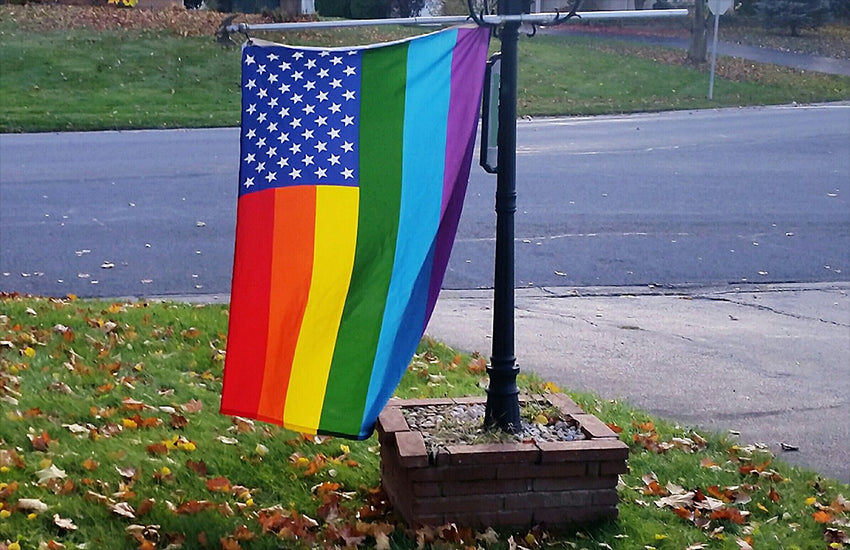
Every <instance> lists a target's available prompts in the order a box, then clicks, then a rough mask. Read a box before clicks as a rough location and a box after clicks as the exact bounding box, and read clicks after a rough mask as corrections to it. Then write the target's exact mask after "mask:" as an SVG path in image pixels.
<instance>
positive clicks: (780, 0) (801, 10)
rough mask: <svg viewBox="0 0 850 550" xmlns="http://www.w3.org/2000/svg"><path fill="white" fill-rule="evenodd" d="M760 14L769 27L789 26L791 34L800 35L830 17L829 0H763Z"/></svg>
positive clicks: (765, 24) (760, 2)
mask: <svg viewBox="0 0 850 550" xmlns="http://www.w3.org/2000/svg"><path fill="white" fill-rule="evenodd" d="M756 6H757V9H758V14H759V16H760V17H761V19H762V23H763V24H764V26H765V27H766V28H768V29H771V28H776V27H779V28H786V27H787V28H789V29H790V31H791V36H799V35H800V30H801V29H803V28H806V27H811V28H815V27H819V26H821V25H823V24H824V23H825V22H826V21H827V20H828V19H829V13H830V5H829V1H828V0H761V1H759V2H758V3H757V4H756Z"/></svg>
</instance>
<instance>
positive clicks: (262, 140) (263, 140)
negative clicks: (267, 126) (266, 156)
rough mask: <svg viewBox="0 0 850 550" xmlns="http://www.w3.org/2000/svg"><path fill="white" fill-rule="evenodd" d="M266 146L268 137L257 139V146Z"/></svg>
mask: <svg viewBox="0 0 850 550" xmlns="http://www.w3.org/2000/svg"><path fill="white" fill-rule="evenodd" d="M265 146H266V138H260V139H258V140H257V147H258V148H262V147H265Z"/></svg>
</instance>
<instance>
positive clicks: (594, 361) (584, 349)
mask: <svg viewBox="0 0 850 550" xmlns="http://www.w3.org/2000/svg"><path fill="white" fill-rule="evenodd" d="M491 325H492V291H446V290H444V291H443V292H442V293H441V294H440V299H439V301H438V303H437V307H436V310H435V312H434V315H433V317H432V319H431V322H430V324H429V325H428V329H427V331H426V332H427V333H428V334H430V335H431V336H433V337H435V338H437V339H439V340H441V341H443V342H446V343H447V344H449V345H451V346H453V347H456V348H458V349H462V350H466V351H479V352H481V353H482V354H483V355H485V356H489V354H490V349H491V340H490V334H491V331H492V329H491ZM516 356H517V362H518V364H519V366H520V368H522V369H523V370H527V371H532V372H535V373H537V374H539V375H540V376H541V377H543V378H544V379H546V380H551V381H553V382H555V383H556V384H558V385H559V386H560V387H562V388H566V389H569V390H575V391H589V392H594V393H596V394H598V395H600V396H601V397H602V398H605V399H622V400H624V401H627V402H629V403H631V404H633V405H636V406H638V407H640V408H643V409H645V410H647V411H649V412H651V413H653V414H657V415H660V416H663V417H666V418H670V419H674V420H676V421H679V422H682V423H684V424H686V425H694V426H698V427H700V428H704V429H708V430H715V431H728V430H734V431H736V432H740V434H741V440H742V441H745V442H750V443H754V442H759V443H765V444H767V445H768V446H769V447H770V448H771V449H772V450H773V451H774V452H776V454H778V455H781V458H782V459H784V460H786V461H788V462H791V463H794V464H798V465H801V466H806V467H808V468H811V469H814V470H816V471H818V472H821V473H822V474H825V475H828V476H830V477H834V478H838V479H840V480H842V481H844V482H850V462H848V460H847V457H848V456H850V283H835V284H788V285H759V286H744V287H740V288H734V287H723V288H698V289H682V290H676V291H670V290H665V289H654V288H646V287H643V288H623V287H616V288H593V287H589V288H588V287H582V288H532V289H521V290H518V291H517V298H516ZM781 443H786V444H789V445H793V446H796V447H799V451H796V452H783V451H782V450H781V446H780V444H781Z"/></svg>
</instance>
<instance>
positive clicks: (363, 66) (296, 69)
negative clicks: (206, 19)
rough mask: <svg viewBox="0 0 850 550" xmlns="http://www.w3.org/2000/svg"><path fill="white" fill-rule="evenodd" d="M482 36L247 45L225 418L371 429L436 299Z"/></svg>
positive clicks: (461, 174) (466, 157)
mask: <svg viewBox="0 0 850 550" xmlns="http://www.w3.org/2000/svg"><path fill="white" fill-rule="evenodd" d="M488 42H489V30H488V29H484V28H467V27H458V28H452V29H447V30H444V31H440V32H436V33H433V34H429V35H425V36H421V37H416V38H412V39H409V40H404V41H400V42H395V43H389V44H379V45H374V46H366V47H359V48H353V49H351V48H349V49H317V48H300V47H289V46H284V45H278V44H271V43H267V42H259V41H253V42H251V43H249V44H247V45H246V46H245V47H244V48H243V52H242V128H241V131H242V137H241V153H240V156H241V164H240V171H239V201H238V206H237V224H236V252H235V259H234V267H233V284H232V290H231V308H230V326H229V333H228V342H227V359H226V362H225V369H224V388H223V390H222V400H221V412H222V413H224V414H230V415H237V416H244V417H249V418H256V419H259V420H263V421H266V422H271V423H275V424H281V425H283V426H285V427H287V428H290V429H292V430H296V431H300V432H304V433H320V434H330V435H340V436H344V437H351V438H358V439H364V438H366V437H368V436H369V435H370V434H371V432H372V429H373V426H374V423H375V420H376V419H377V417H378V414H379V413H380V412H381V410H382V409H383V407H384V405H386V403H387V401H388V400H389V398H390V396H391V395H392V392H393V391H394V390H395V388H396V386H397V385H398V383H399V381H400V380H401V377H402V374H403V373H404V371H405V370H406V368H407V365H408V363H409V362H410V359H411V358H412V356H413V354H414V352H415V351H416V346H417V345H418V343H419V339H420V338H421V337H422V334H423V332H424V330H425V327H426V325H427V324H428V319H429V318H430V316H431V312H432V311H433V308H434V304H435V303H436V300H437V294H438V293H439V290H440V286H441V284H442V280H443V275H444V273H445V269H446V264H447V262H448V258H449V254H450V252H451V248H452V244H453V241H454V236H455V233H456V231H457V224H458V219H459V217H460V212H461V208H462V204H463V196H464V194H465V192H466V184H467V180H468V177H469V169H470V163H471V159H472V153H473V147H474V142H475V130H476V127H477V124H478V114H479V105H480V100H481V91H482V88H483V81H484V67H485V63H486V57H487V46H488Z"/></svg>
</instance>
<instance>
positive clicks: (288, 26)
mask: <svg viewBox="0 0 850 550" xmlns="http://www.w3.org/2000/svg"><path fill="white" fill-rule="evenodd" d="M576 15H579V16H580V17H581V19H577V18H572V19H569V21H571V22H577V21H610V20H617V19H623V20H635V19H667V18H677V17H687V16H688V10H686V9H670V10H619V11H587V12H578V13H577V14H576ZM563 16H564V14H563V13H555V12H547V13H523V14H519V15H484V16H482V17H481V18H480V19H481V20H482V21H484V23H487V24H488V25H501V24H502V23H509V22H518V23H533V24H535V25H541V26H546V25H547V24H548V25H552V24H559V25H560V24H563V23H565V22H566V21H563V20H561V21H559V22H558V23H555V21H557V20H558V18H559V17H561V18H562V17H563ZM469 22H471V19H470V17H469V16H466V15H441V16H433V17H395V18H388V19H350V20H345V21H303V22H298V23H238V24H234V25H228V26H226V27H225V30H226V31H227V32H230V33H234V32H240V33H246V32H250V31H285V30H299V29H333V28H345V27H375V26H382V25H426V26H427V25H459V24H462V23H469Z"/></svg>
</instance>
